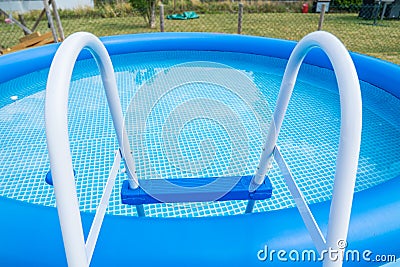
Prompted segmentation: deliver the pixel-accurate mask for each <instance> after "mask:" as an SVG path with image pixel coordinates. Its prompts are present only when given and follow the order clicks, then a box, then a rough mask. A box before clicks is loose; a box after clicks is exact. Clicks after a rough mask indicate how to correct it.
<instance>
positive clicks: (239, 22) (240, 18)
mask: <svg viewBox="0 0 400 267" xmlns="http://www.w3.org/2000/svg"><path fill="white" fill-rule="evenodd" d="M242 22H243V3H242V2H240V3H239V14H238V31H237V32H238V34H242Z"/></svg>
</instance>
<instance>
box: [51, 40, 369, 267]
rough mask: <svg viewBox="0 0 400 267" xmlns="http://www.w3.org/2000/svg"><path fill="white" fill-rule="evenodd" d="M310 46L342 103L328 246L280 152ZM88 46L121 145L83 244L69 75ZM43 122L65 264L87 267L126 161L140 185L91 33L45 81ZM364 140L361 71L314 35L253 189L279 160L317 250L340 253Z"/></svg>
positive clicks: (300, 51) (302, 48)
mask: <svg viewBox="0 0 400 267" xmlns="http://www.w3.org/2000/svg"><path fill="white" fill-rule="evenodd" d="M313 47H320V48H322V50H324V51H325V53H326V54H327V55H328V57H329V59H330V60H331V62H332V65H333V68H334V70H335V73H336V75H337V82H338V86H339V93H340V103H341V132H340V141H339V149H338V156H337V161H336V166H337V167H336V174H335V181H334V188H333V196H332V204H331V209H330V215H329V223H328V232H327V238H326V240H325V238H324V236H323V235H322V233H321V230H320V229H319V227H318V225H317V223H316V222H315V220H314V217H313V215H312V214H311V212H310V210H309V208H308V206H307V203H306V201H305V199H304V197H303V195H302V193H301V192H300V190H299V189H298V187H297V185H296V183H295V181H294V179H293V177H292V175H291V174H290V170H289V168H288V167H287V165H286V163H285V162H284V160H283V157H282V156H281V154H280V152H279V150H278V149H277V147H276V141H277V138H278V135H279V131H280V128H281V125H282V121H283V118H284V115H285V112H286V109H287V105H288V103H289V100H290V97H291V94H292V90H293V87H294V84H295V81H296V78H297V74H298V71H299V68H300V65H301V63H302V62H303V59H304V57H305V56H306V54H307V53H308V52H309V51H310V50H311V49H312V48H313ZM84 48H87V49H89V50H90V51H91V53H92V54H93V56H94V57H95V59H96V61H97V64H98V66H99V68H100V73H101V77H102V81H103V84H104V87H105V91H106V97H107V101H108V105H109V108H110V112H111V115H112V119H113V123H114V128H115V131H116V134H117V139H118V143H119V147H120V149H119V151H118V152H117V153H116V156H115V159H114V164H113V167H112V170H111V172H110V176H109V179H108V181H107V184H106V187H105V189H104V193H103V196H102V199H101V201H100V205H99V207H98V209H97V211H96V215H95V218H94V221H93V223H92V227H91V230H90V233H89V236H88V238H87V240H86V243H85V240H84V235H83V229H82V224H81V216H80V211H79V202H78V197H77V192H76V186H75V179H74V172H73V168H72V157H71V152H70V146H69V135H68V119H67V112H68V92H69V87H70V80H71V76H72V70H73V67H74V65H75V62H76V60H77V58H78V55H79V53H80V52H81V51H82V50H83V49H84ZM45 118H46V135H47V144H48V151H49V158H50V168H51V172H52V177H53V183H54V190H55V195H56V202H57V210H58V215H59V219H60V225H61V231H62V235H63V240H64V247H65V252H66V257H67V261H68V265H69V266H79V267H81V266H89V264H90V261H91V258H92V255H93V251H94V248H95V244H96V241H97V237H98V235H99V232H100V228H101V224H102V221H103V218H104V215H105V211H106V208H107V205H108V201H109V198H110V195H111V190H112V188H113V186H114V182H115V177H116V175H117V172H118V168H119V165H120V161H121V159H123V160H124V162H125V166H126V171H127V175H128V177H129V183H130V187H131V188H137V187H138V186H139V184H138V180H137V176H136V170H135V164H134V161H133V157H132V156H131V154H130V153H131V152H130V147H129V143H128V137H127V133H126V130H125V129H124V126H123V125H124V121H123V113H122V109H121V105H120V99H119V97H118V91H117V86H116V81H115V76H114V70H113V66H112V63H111V60H110V57H109V55H108V53H107V50H106V48H105V47H104V45H103V44H102V42H101V41H100V40H99V39H98V38H97V37H95V36H94V35H92V34H89V33H75V34H73V35H71V36H69V37H68V38H67V39H66V40H65V41H64V42H63V43H62V44H61V46H60V47H59V49H58V50H57V53H56V55H55V57H54V59H53V62H52V65H51V68H50V73H49V78H48V82H47V88H46V106H45ZM360 141H361V94H360V88H359V82H358V77H357V73H356V71H355V67H354V65H353V62H352V60H351V58H350V55H349V53H348V52H347V50H346V49H345V47H344V46H343V44H342V43H341V42H340V41H339V40H338V39H337V38H336V37H334V36H333V35H331V34H329V33H326V32H315V33H311V34H309V35H307V36H306V37H304V38H303V39H302V40H301V41H300V42H299V43H298V44H297V46H296V47H295V49H294V51H293V53H292V55H291V56H290V58H289V62H288V65H287V67H286V70H285V74H284V77H283V81H282V85H281V90H280V93H279V97H278V101H277V106H276V109H275V112H274V116H273V122H272V123H271V126H270V129H269V131H268V136H267V141H266V143H265V146H264V150H263V153H262V155H261V159H260V164H259V166H258V168H257V173H256V175H255V176H254V178H253V185H254V186H251V187H250V188H249V191H254V190H255V189H256V188H257V187H258V186H259V185H260V184H262V182H263V180H264V179H265V175H266V174H267V172H268V169H269V166H270V163H271V159H272V156H274V158H275V160H276V161H277V162H278V165H279V166H280V168H281V171H282V173H283V176H284V178H285V181H286V182H287V184H288V186H289V189H290V191H291V193H292V195H293V197H294V199H295V202H296V205H297V207H298V209H299V211H300V214H301V216H302V218H303V221H304V222H305V225H306V227H307V229H308V230H309V232H310V235H311V238H312V240H313V241H314V244H315V246H316V248H317V250H318V251H319V252H320V253H321V252H322V251H323V250H326V249H328V248H331V249H338V250H342V249H343V248H340V246H338V244H337V242H338V241H339V240H343V241H344V242H345V241H346V238H347V231H348V225H349V221H350V212H351V205H352V199H353V193H354V185H355V177H356V171H357V164H358V155H359V149H360ZM253 205H254V202H252V201H250V202H249V204H248V207H247V209H246V212H251V211H252V209H253ZM138 213H139V214H141V213H142V214H143V209H142V207H141V206H138ZM341 265H342V261H341V260H339V261H331V260H329V258H328V257H326V258H325V259H324V266H341Z"/></svg>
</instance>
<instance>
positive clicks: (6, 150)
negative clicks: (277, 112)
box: [0, 52, 400, 217]
mask: <svg viewBox="0 0 400 267" xmlns="http://www.w3.org/2000/svg"><path fill="white" fill-rule="evenodd" d="M112 60H113V64H114V66H115V69H116V78H117V83H118V88H119V94H120V98H121V104H122V108H123V110H124V112H125V115H126V116H127V120H129V118H132V116H133V117H134V119H135V120H136V121H139V122H142V123H144V125H145V126H146V127H145V129H144V130H143V131H142V132H141V133H140V136H137V135H131V136H130V139H131V141H132V143H133V144H132V150H133V155H134V158H135V162H136V167H137V169H138V175H139V179H148V178H149V177H151V178H155V177H156V178H167V177H168V178H178V177H196V176H209V177H212V176H224V175H229V174H232V173H233V174H238V172H239V173H240V174H253V173H254V171H255V168H256V166H257V163H258V158H259V155H260V153H261V149H262V143H263V140H264V139H265V134H266V130H267V129H265V131H260V130H259V129H260V121H259V120H257V118H256V117H255V116H254V110H252V109H251V108H249V107H248V105H247V104H248V103H245V102H243V101H242V99H241V98H240V97H237V95H232V94H231V93H230V92H224V90H223V88H217V87H216V88H211V89H210V87H209V84H201V83H198V84H196V86H197V87H196V90H191V89H190V88H188V87H182V88H175V90H173V91H171V92H169V93H168V94H165V95H162V96H161V97H160V99H158V100H157V102H156V103H150V104H152V109H151V113H150V116H147V114H146V113H143V114H144V115H143V114H142V115H141V113H140V112H130V111H129V110H130V109H129V108H130V107H132V101H134V100H135V97H138V95H139V94H138V92H139V90H140V88H143V87H142V86H143V85H144V84H146V83H150V84H151V82H152V79H154V77H155V76H156V75H157V74H158V73H162V72H163V71H166V70H168V69H170V68H171V67H173V66H176V65H177V64H184V63H186V62H200V61H201V62H218V63H220V64H225V65H226V66H229V67H232V68H235V69H236V70H238V71H239V72H240V73H241V75H244V76H246V77H248V79H250V80H251V81H252V82H253V83H254V84H255V85H256V86H257V87H258V89H259V93H260V94H259V97H260V100H262V101H264V102H265V103H267V104H268V105H263V106H260V109H261V111H262V112H259V113H262V114H265V121H264V122H263V123H266V122H267V121H268V116H270V114H271V112H272V109H273V108H274V106H275V101H276V99H277V95H278V91H279V85H280V81H281V77H282V75H283V71H284V67H285V64H286V61H284V60H281V59H276V58H269V57H262V56H255V55H246V54H236V53H222V52H151V53H137V54H129V55H120V56H114V57H113V58H112ZM47 73H48V70H38V71H37V72H35V73H32V74H29V75H26V76H23V77H20V78H18V79H15V80H12V81H9V82H7V83H4V84H0V99H1V101H0V134H1V138H0V142H1V146H0V159H1V164H0V168H1V171H0V173H1V178H0V195H1V196H5V197H8V198H14V199H18V200H21V201H27V202H31V203H35V204H40V205H46V206H55V196H54V193H53V188H52V187H51V186H49V185H47V184H46V183H45V181H44V177H45V175H46V173H47V171H48V170H49V160H48V155H47V148H46V139H45V128H44V97H45V92H44V89H45V84H46V78H47ZM232 78H233V77H225V79H227V80H228V81H229V79H232ZM222 79H224V78H222ZM361 90H362V97H363V105H364V107H363V133H362V146H361V154H360V161H359V167H358V174H357V181H356V191H361V190H364V189H367V188H369V187H372V186H375V185H377V184H379V183H381V182H383V181H385V180H388V179H391V178H394V177H396V176H398V175H399V174H400V153H399V152H400V151H399V148H398V142H399V140H400V121H399V118H400V101H399V100H398V99H396V98H394V97H393V96H391V95H390V94H388V93H385V92H384V91H382V90H379V89H377V88H375V87H374V86H371V85H370V84H368V83H365V82H361ZM11 96H18V100H16V101H13V100H11V99H10V97H11ZM196 99H208V100H213V101H214V102H212V103H216V102H215V101H218V103H222V104H223V106H227V107H230V109H231V110H233V111H234V114H236V115H235V116H236V117H235V116H234V115H232V116H231V115H229V116H231V117H232V118H234V120H236V121H239V122H241V127H233V126H234V124H232V125H233V126H232V125H230V124H229V123H230V120H229V118H228V119H227V118H225V119H226V120H225V121H224V120H222V119H220V120H213V119H210V118H208V117H207V116H206V115H204V116H202V117H200V118H198V119H194V120H189V121H187V122H185V123H184V124H182V125H183V126H182V128H181V130H180V131H179V136H177V137H176V138H177V140H175V141H176V143H174V144H177V146H179V148H180V149H177V150H176V149H175V150H171V151H172V152H171V151H169V152H168V151H166V147H165V139H166V138H169V137H168V133H167V134H166V133H165V131H163V125H164V124H165V121H167V120H168V118H169V115H170V113H171V112H172V110H174V107H176V106H178V107H179V106H180V105H182V103H186V102H187V101H189V102H190V101H192V100H196ZM146 101H153V100H152V99H150V98H149V99H147V98H145V97H144V98H143V99H141V100H140V101H139V103H140V104H141V103H143V105H145V102H146ZM185 101H186V102H185ZM200 102H202V101H200ZM193 103H194V102H193ZM202 103H209V102H204V101H203V102H202ZM196 105H197V104H195V106H196ZM196 107H197V108H198V112H206V111H204V110H207V108H209V107H210V106H209V105H208V106H207V105H206V106H202V104H201V103H200V104H198V105H197V106H196ZM195 111H196V110H195ZM196 112H197V111H196ZM196 112H194V113H196ZM221 112H222V111H221ZM222 113H223V112H222ZM185 114H186V113H185ZM204 114H206V113H204ZM267 115H268V116H267ZM135 116H136V117H135ZM229 116H227V117H229ZM220 118H223V116H222V115H221V116H220ZM177 123H178V124H179V122H177ZM226 123H227V124H229V125H223V124H226ZM128 124H129V123H128ZM339 124H340V107H339V96H338V93H337V85H336V81H335V78H334V75H333V73H332V72H331V71H328V70H325V69H321V68H317V67H314V66H309V65H304V66H303V67H302V69H301V72H300V76H299V79H298V83H297V85H296V87H295V90H294V93H293V97H292V100H291V102H290V105H289V109H288V112H287V116H286V118H285V121H284V124H283V128H282V131H281V134H280V137H279V141H278V144H279V146H280V148H281V151H282V153H283V155H284V157H285V158H286V160H287V162H288V164H289V166H290V168H291V170H292V172H293V174H294V176H295V179H296V181H297V182H298V184H299V187H300V188H301V189H302V191H303V192H304V195H305V197H306V199H307V201H308V202H309V203H315V202H320V201H324V200H329V199H330V197H331V190H332V183H333V176H334V167H335V159H336V152H337V146H338V138H339ZM128 126H129V125H128ZM262 126H263V127H264V124H262ZM257 127H258V128H257ZM263 127H261V128H263ZM69 129H70V139H71V150H72V155H73V166H74V169H75V170H76V172H77V175H76V184H77V188H78V197H79V200H80V208H81V210H82V211H88V212H94V211H95V209H96V207H97V204H98V203H99V201H100V197H101V194H102V189H103V187H104V186H105V184H106V180H107V177H108V173H109V170H110V168H111V165H112V161H113V158H114V151H115V150H116V149H117V144H116V138H115V133H114V130H113V126H112V120H111V117H110V114H109V112H108V107H107V103H106V99H105V94H104V90H103V88H102V83H101V80H100V77H99V75H98V71H97V68H96V66H95V63H94V61H93V60H85V61H82V62H80V63H78V64H77V66H76V67H75V70H74V74H73V82H72V83H71V90H70V100H69ZM128 131H129V129H128ZM243 133H245V135H246V139H245V141H242V142H244V143H240V144H246V146H245V148H246V153H245V154H246V155H245V159H246V160H245V161H243V162H240V164H238V163H235V168H233V169H232V168H227V166H229V167H230V166H231V160H232V158H233V157H234V156H235V155H236V153H234V152H235V151H236V150H235V144H238V143H237V142H236V143H235V140H234V139H235V138H238V137H239V136H241V135H243ZM135 140H136V141H137V140H141V142H135ZM168 140H170V139H168ZM138 144H140V145H138ZM240 148H241V146H240V145H239V148H237V149H238V151H240ZM178 153H179V154H178ZM199 158H203V159H207V160H206V161H204V160H203V161H201V162H202V164H199V163H198V161H199ZM177 159H180V161H179V160H177ZM182 162H183V163H185V164H183V163H182ZM204 162H205V163H206V164H205V163H204ZM122 169H123V166H122V165H121V170H122ZM270 178H271V181H272V184H273V186H274V191H273V197H272V198H271V199H270V200H266V201H258V202H257V203H256V206H255V211H256V212H263V211H269V210H276V209H283V208H287V207H293V206H294V201H293V199H292V198H291V196H290V194H289V191H288V189H287V188H286V186H285V184H284V181H283V178H282V177H281V175H280V172H279V169H278V167H277V166H276V165H275V164H274V166H273V169H272V170H271V172H270ZM124 179H126V175H125V174H124V173H123V172H122V171H121V173H120V174H119V175H118V176H117V181H116V186H115V188H114V190H113V193H112V197H111V201H110V205H109V207H108V211H107V212H108V213H109V214H114V215H135V214H136V211H135V209H134V208H133V207H129V206H126V205H122V204H121V201H120V196H119V194H120V188H121V185H122V181H123V180H124ZM245 206H246V203H245V202H244V201H228V202H210V203H184V204H180V203H178V204H157V205H146V206H145V212H146V214H147V215H149V216H155V217H193V216H215V215H234V214H240V213H243V212H244V209H245Z"/></svg>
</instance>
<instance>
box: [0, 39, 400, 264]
mask: <svg viewBox="0 0 400 267" xmlns="http://www.w3.org/2000/svg"><path fill="white" fill-rule="evenodd" d="M102 41H103V43H104V44H105V46H106V48H107V50H108V53H109V54H110V55H125V54H127V53H142V52H151V51H213V52H218V51H223V52H231V53H240V54H250V55H258V56H266V57H270V58H277V59H282V60H285V59H287V58H289V55H290V53H291V52H292V50H293V48H294V46H295V43H294V42H289V41H282V40H274V39H268V38H260V37H250V36H236V35H223V34H200V33H167V34H143V35H126V36H117V37H107V38H102ZM149 44H151V45H149ZM57 47H58V45H51V46H47V47H42V48H38V49H34V50H30V51H24V52H20V53H15V54H12V55H8V56H3V57H1V58H0V73H1V74H2V75H1V78H0V83H7V82H10V81H12V80H13V79H16V78H18V77H20V76H23V75H27V74H30V73H35V72H38V71H39V70H42V69H45V68H48V67H49V66H50V63H51V61H52V59H53V57H54V54H55V52H56V50H57ZM277 48H279V49H277ZM351 56H352V59H353V61H354V64H355V66H356V69H357V73H358V77H359V79H360V80H361V81H363V82H365V83H368V84H370V85H373V86H374V87H377V88H379V89H380V90H384V91H386V92H387V93H389V94H391V95H392V97H395V98H400V91H399V87H398V86H397V84H399V82H400V68H399V67H398V66H396V65H393V64H390V63H386V62H383V61H380V60H377V59H372V58H369V57H366V56H363V55H358V54H351ZM88 57H90V55H89V54H82V55H81V56H80V60H82V61H84V60H85V59H87V58H88ZM305 63H306V64H308V65H310V66H317V67H318V68H322V69H328V70H330V69H332V66H331V64H330V61H329V60H328V58H327V57H326V56H325V55H324V54H323V53H322V51H320V50H315V49H314V50H312V51H311V52H310V53H309V55H308V56H307V57H306V59H305ZM17 94H19V95H20V96H29V95H33V94H34V92H30V91H29V88H18V89H16V91H15V92H12V93H11V95H12V96H14V95H17ZM3 101H4V102H3V106H4V107H6V106H10V105H13V104H14V102H13V101H14V100H13V99H10V97H9V94H8V92H7V93H4V95H3ZM394 112H396V111H394ZM395 123H396V122H395ZM42 134H43V133H42ZM382 141H385V140H382ZM282 148H283V147H282ZM32 162H34V160H33V161H32ZM28 163H29V164H30V162H27V161H26V162H25V164H28ZM393 166H394V167H393V168H396V165H393ZM359 171H360V170H359ZM396 171H397V175H394V176H393V177H391V179H388V180H387V181H385V182H383V183H381V184H379V185H376V186H373V187H371V188H369V189H365V190H362V191H360V192H357V193H355V195H354V201H353V207H352V215H351V220H350V225H349V233H348V238H347V241H346V243H345V246H344V247H346V248H347V251H353V252H354V253H355V251H357V252H359V253H360V254H359V256H360V259H352V260H349V261H345V262H344V266H352V265H359V264H360V262H368V264H370V265H374V264H375V265H380V264H381V262H379V261H378V258H377V257H375V256H377V255H379V256H390V255H395V256H397V257H398V256H399V253H400V251H399V241H398V240H399V237H400V223H399V221H398V218H400V214H399V213H400V209H399V208H400V200H399V198H398V197H397V196H396V192H397V188H398V186H399V184H400V177H399V176H398V174H400V170H399V169H395V170H394V172H395V173H396ZM391 172H393V170H391ZM78 173H79V171H78ZM25 175H26V176H28V177H29V173H26V174H25ZM396 176H397V177H396ZM4 179H5V178H4ZM377 179H379V178H377ZM43 180H44V177H43ZM3 186H4V187H6V186H7V185H6V183H5V182H3ZM23 186H24V185H23V184H21V192H26V189H24V187H23ZM22 194H24V193H22ZM28 194H29V193H28ZM273 194H274V192H273ZM3 195H5V194H3ZM31 202H34V201H31ZM330 205H331V202H330V201H329V200H328V201H322V202H319V203H315V204H312V205H310V209H311V210H312V212H313V214H314V216H315V220H316V221H317V222H318V224H319V225H320V228H321V230H322V232H323V233H325V232H326V231H327V228H328V215H329V209H330ZM0 210H1V211H2V212H3V216H2V218H3V219H2V220H1V223H0V229H1V230H0V231H1V236H2V239H1V242H0V246H1V250H0V251H1V252H0V262H1V263H2V264H4V265H6V266H26V265H38V266H54V265H57V266H62V265H66V264H67V261H66V256H65V252H64V246H63V240H62V235H61V230H60V224H59V219H58V215H57V210H56V209H55V208H54V207H46V206H43V205H35V204H33V203H26V202H23V201H18V200H15V199H11V197H1V200H0ZM93 217H94V214H93V213H89V212H82V213H81V218H82V225H83V231H84V235H85V236H86V237H87V235H88V234H89V229H90V225H91V223H92V221H93ZM347 244H348V245H347ZM341 246H343V244H341ZM272 250H274V251H275V252H272V254H271V251H272ZM278 251H284V252H285V253H286V254H285V255H283V254H282V253H281V255H279V257H278ZM292 251H294V252H293V253H291V252H292ZM304 251H305V252H306V256H307V257H311V259H310V260H304V261H302V260H301V259H300V258H299V257H300V256H298V254H296V253H299V254H300V255H301V254H302V252H304ZM311 251H314V253H315V251H316V250H315V246H314V244H313V241H312V239H311V237H310V236H309V233H308V231H307V228H306V227H305V226H304V224H303V221H302V218H301V216H299V213H298V210H297V209H295V208H284V209H276V210H271V211H268V212H258V213H253V214H243V215H235V216H222V217H221V216H218V217H201V218H149V217H140V218H137V217H132V216H115V215H106V216H105V218H104V221H103V225H102V228H101V232H100V235H99V239H98V241H97V244H96V248H95V250H94V254H93V258H92V263H91V264H92V265H93V266H123V265H139V266H140V265H146V266H159V265H167V266H169V265H172V264H174V265H182V266H187V265H191V266H204V265H207V266H225V265H228V264H229V265H231V266H263V265H266V264H273V265H274V266H279V265H285V264H288V263H287V261H290V263H291V264H294V263H295V262H297V263H298V264H299V265H301V266H304V265H321V262H320V261H318V260H314V259H312V257H313V253H312V252H311ZM369 252H371V253H369ZM355 254H357V253H355ZM352 255H353V254H352ZM356 256H357V255H356ZM382 262H384V260H383V259H382ZM361 264H363V263H361Z"/></svg>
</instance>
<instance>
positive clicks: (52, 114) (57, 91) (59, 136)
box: [45, 32, 138, 267]
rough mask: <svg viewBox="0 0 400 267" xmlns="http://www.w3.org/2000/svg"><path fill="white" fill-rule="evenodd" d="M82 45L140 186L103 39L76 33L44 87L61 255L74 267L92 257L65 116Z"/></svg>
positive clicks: (133, 179) (132, 176)
mask: <svg viewBox="0 0 400 267" xmlns="http://www.w3.org/2000/svg"><path fill="white" fill-rule="evenodd" d="M85 48H86V49H88V50H89V51H90V52H91V53H92V55H93V56H94V58H95V60H96V62H97V65H98V67H99V69H100V74H101V78H102V81H103V84H104V88H105V92H106V97H107V101H108V105H109V108H110V112H111V116H112V119H113V123H114V128H115V131H116V135H117V139H118V143H119V146H120V151H121V154H122V157H123V159H124V161H125V165H126V170H127V174H128V176H129V181H130V183H131V187H132V188H136V187H137V186H138V182H137V177H136V170H135V164H134V161H133V157H132V155H131V154H130V147H129V141H128V135H127V133H126V130H125V128H124V119H123V113H122V108H121V104H120V99H119V96H118V91H117V84H116V80H115V75H114V68H113V66H112V63H111V59H110V57H109V55H108V52H107V50H106V48H105V47H104V45H103V43H102V42H101V41H100V40H99V39H98V38H97V37H96V36H94V35H93V34H90V33H86V32H78V33H74V34H72V35H71V36H69V37H68V38H67V39H66V40H65V41H64V42H63V43H62V44H61V46H60V47H59V48H58V50H57V52H56V54H55V56H54V59H53V62H52V64H51V67H50V72H49V76H48V80H47V87H46V103H45V120H46V139H47V148H48V151H49V159H50V169H51V173H52V177H53V184H54V191H55V196H56V203H57V211H58V216H59V220H60V225H61V231H62V235H63V240H64V248H65V253H66V257H67V261H68V266H77V267H78V266H79V267H82V266H88V265H89V259H88V258H90V256H89V255H87V253H86V249H85V241H84V235H83V230H82V224H81V216H80V213H79V203H78V197H77V193H76V186H75V178H74V174H73V168H72V157H71V152H70V143H69V134H68V118H67V114H68V94H69V88H70V81H71V76H72V71H73V68H74V65H75V62H76V60H77V58H78V55H79V53H80V52H81V51H82V50H83V49H85Z"/></svg>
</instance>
